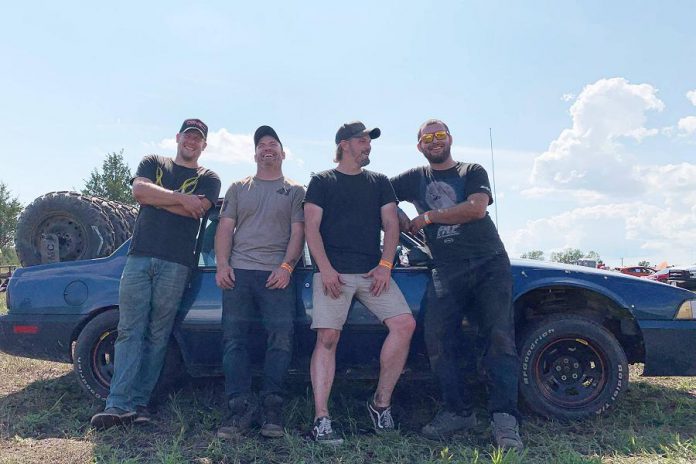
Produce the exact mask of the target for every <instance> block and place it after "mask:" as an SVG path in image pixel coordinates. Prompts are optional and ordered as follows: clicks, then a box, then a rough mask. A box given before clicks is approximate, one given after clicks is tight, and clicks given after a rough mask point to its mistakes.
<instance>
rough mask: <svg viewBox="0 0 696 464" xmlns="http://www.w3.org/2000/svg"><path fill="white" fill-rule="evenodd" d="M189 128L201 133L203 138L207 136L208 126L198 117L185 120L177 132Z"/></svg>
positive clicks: (182, 131)
mask: <svg viewBox="0 0 696 464" xmlns="http://www.w3.org/2000/svg"><path fill="white" fill-rule="evenodd" d="M190 130H197V131H198V132H200V133H201V135H202V136H203V138H204V139H207V138H208V126H206V125H205V123H204V122H203V121H201V120H200V119H187V120H185V121H184V123H183V124H182V125H181V129H179V133H180V134H183V133H184V132H186V131H190Z"/></svg>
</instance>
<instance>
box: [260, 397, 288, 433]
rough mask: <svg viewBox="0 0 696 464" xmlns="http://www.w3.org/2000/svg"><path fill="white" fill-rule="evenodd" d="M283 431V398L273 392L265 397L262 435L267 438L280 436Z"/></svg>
mask: <svg viewBox="0 0 696 464" xmlns="http://www.w3.org/2000/svg"><path fill="white" fill-rule="evenodd" d="M284 434H285V432H284V431H283V398H282V397H280V396H278V395H274V394H273V393H271V394H269V395H266V397H265V398H264V399H263V417H262V420H261V435H262V436H264V437H266V438H280V437H282V436H283V435H284Z"/></svg>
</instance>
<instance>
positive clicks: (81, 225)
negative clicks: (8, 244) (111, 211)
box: [15, 192, 115, 267]
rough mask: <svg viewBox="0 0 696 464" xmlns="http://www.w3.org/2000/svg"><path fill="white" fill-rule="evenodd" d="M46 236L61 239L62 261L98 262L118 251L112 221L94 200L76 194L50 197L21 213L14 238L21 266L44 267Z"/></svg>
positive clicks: (59, 252) (59, 194)
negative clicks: (42, 248) (89, 260)
mask: <svg viewBox="0 0 696 464" xmlns="http://www.w3.org/2000/svg"><path fill="white" fill-rule="evenodd" d="M44 234H55V235H56V236H57V237H58V259H59V260H60V261H76V260H79V259H91V258H99V257H103V256H108V255H110V254H111V253H112V252H113V251H114V249H115V248H114V229H113V226H112V225H111V223H110V222H109V217H108V216H107V215H106V214H105V213H104V212H103V211H102V209H101V208H100V207H99V206H98V205H97V204H96V203H94V202H93V201H91V197H88V196H84V195H81V194H79V193H77V192H51V193H47V194H45V195H42V196H40V197H39V198H37V199H35V200H34V201H32V202H31V203H30V204H29V205H28V206H27V207H26V208H25V209H24V211H22V214H21V215H20V216H19V219H18V221H17V229H16V235H15V249H16V251H17V256H18V258H19V261H20V263H22V266H24V267H28V266H34V265H36V264H41V252H40V250H41V240H42V239H41V236H42V235H44Z"/></svg>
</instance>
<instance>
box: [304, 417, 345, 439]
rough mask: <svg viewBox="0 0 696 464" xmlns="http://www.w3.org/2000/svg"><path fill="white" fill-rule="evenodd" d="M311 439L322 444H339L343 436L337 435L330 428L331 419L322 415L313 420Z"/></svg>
mask: <svg viewBox="0 0 696 464" xmlns="http://www.w3.org/2000/svg"><path fill="white" fill-rule="evenodd" d="M312 439H313V440H314V441H316V442H317V443H321V444H324V445H340V444H341V443H343V438H341V437H339V436H338V435H337V434H336V432H334V430H333V429H332V428H331V419H329V418H328V417H327V416H323V417H320V418H318V419H317V420H315V421H314V427H312Z"/></svg>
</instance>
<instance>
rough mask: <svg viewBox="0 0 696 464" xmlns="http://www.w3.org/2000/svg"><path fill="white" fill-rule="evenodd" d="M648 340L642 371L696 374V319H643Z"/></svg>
mask: <svg viewBox="0 0 696 464" xmlns="http://www.w3.org/2000/svg"><path fill="white" fill-rule="evenodd" d="M639 325H640V328H641V331H642V332H643V342H644V344H645V367H644V369H643V375H649V376H694V375H696V321H691V320H689V321H686V320H682V321H679V320H670V321H640V322H639Z"/></svg>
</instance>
